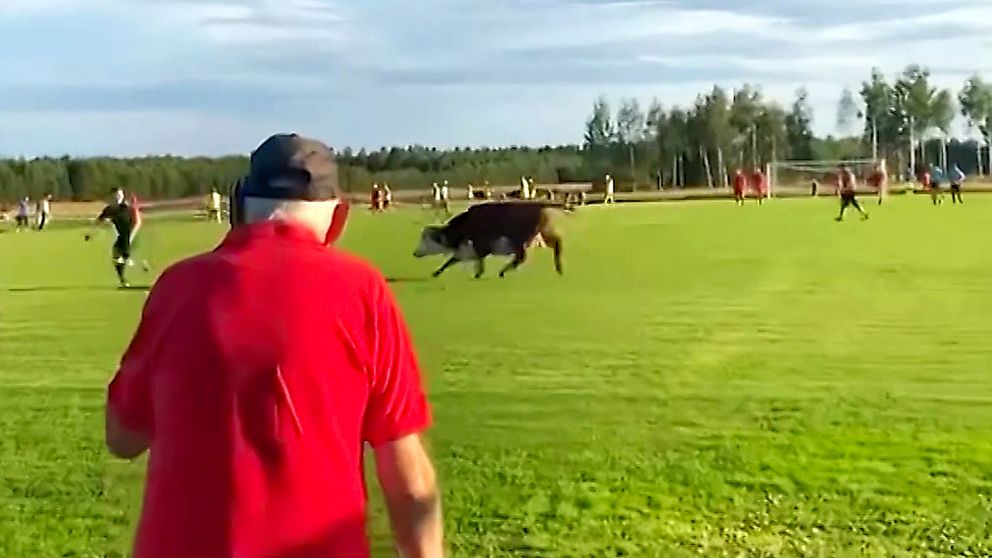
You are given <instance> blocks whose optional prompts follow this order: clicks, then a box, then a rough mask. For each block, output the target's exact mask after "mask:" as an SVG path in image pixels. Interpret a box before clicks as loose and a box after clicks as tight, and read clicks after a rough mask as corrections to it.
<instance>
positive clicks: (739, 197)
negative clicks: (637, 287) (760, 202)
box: [734, 169, 747, 205]
mask: <svg viewBox="0 0 992 558" xmlns="http://www.w3.org/2000/svg"><path fill="white" fill-rule="evenodd" d="M746 191H747V177H746V176H744V171H743V170H742V169H737V170H736V171H734V201H736V202H737V205H744V196H745V192H746Z"/></svg>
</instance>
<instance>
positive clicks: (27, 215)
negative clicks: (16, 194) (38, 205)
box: [14, 196, 31, 232]
mask: <svg viewBox="0 0 992 558" xmlns="http://www.w3.org/2000/svg"><path fill="white" fill-rule="evenodd" d="M30 222H31V198H29V197H27V196H24V198H22V199H21V201H19V202H17V216H16V217H14V223H15V225H16V226H17V232H21V229H23V228H26V227H28V226H29V225H30Z"/></svg>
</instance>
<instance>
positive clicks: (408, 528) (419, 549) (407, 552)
mask: <svg viewBox="0 0 992 558" xmlns="http://www.w3.org/2000/svg"><path fill="white" fill-rule="evenodd" d="M375 462H376V473H377V474H378V477H379V484H380V485H381V486H382V491H383V494H384V495H385V497H386V506H387V507H388V508H389V518H390V521H391V522H392V526H393V535H394V536H395V538H396V547H397V549H398V550H399V552H400V555H401V556H402V557H403V558H442V557H443V556H444V526H443V524H442V519H441V496H440V493H439V492H438V487H437V478H436V475H435V473H434V466H433V465H432V464H431V460H430V457H428V455H427V452H426V450H425V449H424V446H423V444H422V443H421V441H420V436H418V435H416V434H414V435H411V436H406V437H405V438H400V439H399V440H396V441H394V442H389V443H386V444H382V445H380V446H378V447H376V448H375Z"/></svg>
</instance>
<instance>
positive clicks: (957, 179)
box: [951, 165, 967, 205]
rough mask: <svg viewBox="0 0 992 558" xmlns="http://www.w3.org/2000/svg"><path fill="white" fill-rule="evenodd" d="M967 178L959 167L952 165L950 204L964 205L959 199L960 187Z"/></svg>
mask: <svg viewBox="0 0 992 558" xmlns="http://www.w3.org/2000/svg"><path fill="white" fill-rule="evenodd" d="M966 178H967V176H966V175H965V174H964V171H963V170H961V167H959V166H958V165H954V169H953V170H952V171H951V202H952V203H961V204H962V205H963V204H964V200H963V199H961V185H962V184H964V181H965V179H966Z"/></svg>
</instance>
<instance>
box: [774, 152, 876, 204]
mask: <svg viewBox="0 0 992 558" xmlns="http://www.w3.org/2000/svg"><path fill="white" fill-rule="evenodd" d="M879 164H881V165H883V166H884V165H885V159H873V158H868V159H839V160H825V159H817V160H789V161H773V162H771V163H769V164H768V171H767V175H768V196H769V197H773V196H776V195H781V194H789V193H791V194H796V193H800V192H803V191H805V192H806V193H807V195H811V194H812V184H813V181H814V180H816V181H817V182H818V183H819V185H820V187H821V188H823V189H822V190H820V191H818V192H817V194H818V195H819V193H821V192H830V193H833V189H834V187H835V185H836V175H837V168H838V167H840V165H847V167H848V168H850V169H851V170H852V171H853V172H854V176H855V177H856V178H857V180H858V184H859V185H861V184H865V183H866V182H867V180H868V177H869V176H870V175H871V173H872V172H873V171H874V169H875V167H876V165H879Z"/></svg>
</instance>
